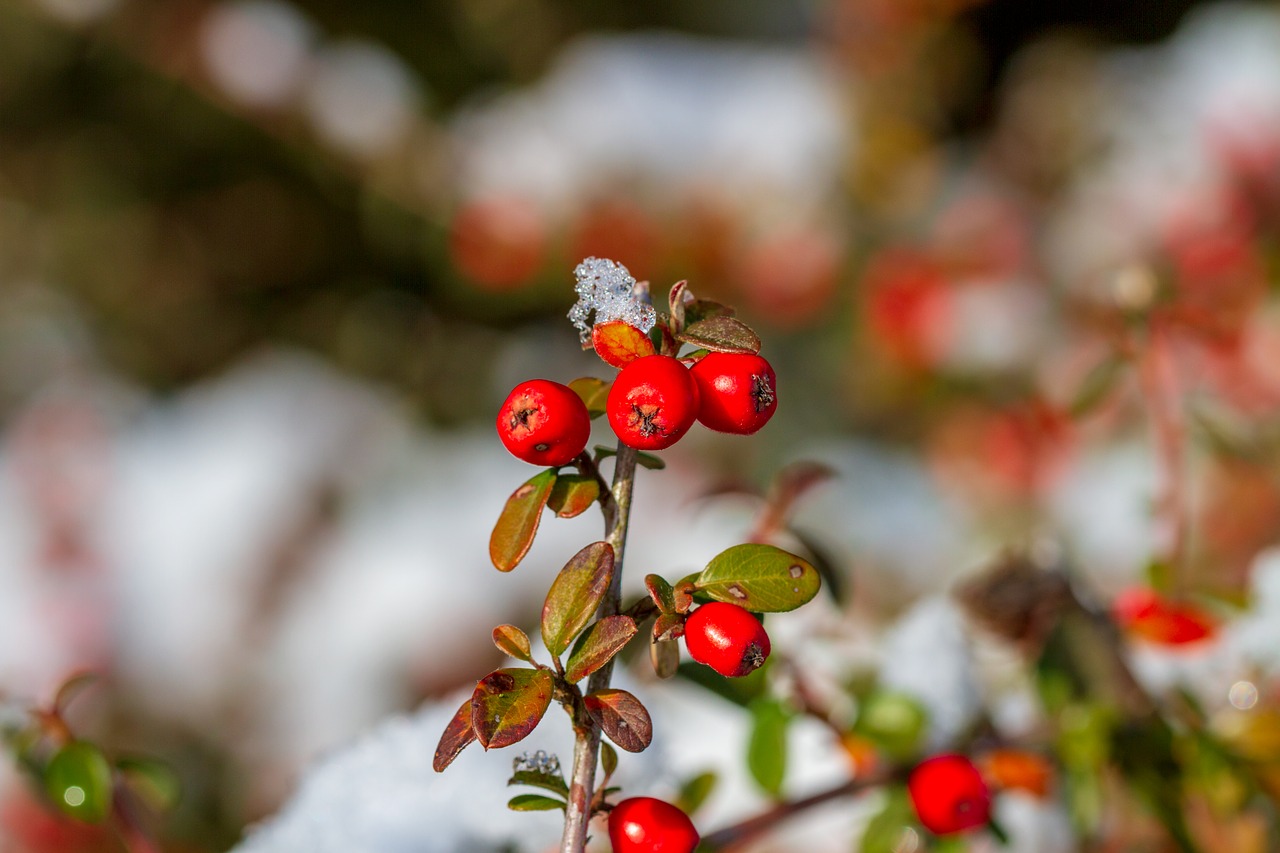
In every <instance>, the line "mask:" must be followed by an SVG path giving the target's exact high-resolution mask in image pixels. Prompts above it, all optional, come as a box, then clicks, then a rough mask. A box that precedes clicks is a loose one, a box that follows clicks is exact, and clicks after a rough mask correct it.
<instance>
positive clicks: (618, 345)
mask: <svg viewBox="0 0 1280 853" xmlns="http://www.w3.org/2000/svg"><path fill="white" fill-rule="evenodd" d="M591 343H592V345H593V346H595V348H596V355H598V356H600V358H602V359H604V362H605V364H610V365H612V366H614V367H625V366H626V365H628V364H630V363H631V362H633V361H635V360H636V359H637V358H644V357H645V356H647V355H654V354H655V353H657V349H655V348H654V346H653V341H651V340H649V336H648V335H646V334H645V333H644V332H642V331H640V330H639V329H637V328H636V327H635V326H633V325H631V324H630V323H624V322H622V321H621V320H614V321H612V322H609V323H600V324H598V325H596V326H594V327H593V328H592V329H591Z"/></svg>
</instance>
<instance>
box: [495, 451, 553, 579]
mask: <svg viewBox="0 0 1280 853" xmlns="http://www.w3.org/2000/svg"><path fill="white" fill-rule="evenodd" d="M555 484H556V472H555V469H553V468H549V469H547V470H546V471H543V472H542V473H540V474H538V475H536V476H534V477H532V478H531V479H530V480H529V481H528V482H527V483H525V484H524V485H522V486H521V487H520V488H518V489H516V490H515V491H514V492H512V493H511V497H509V498H507V503H506V506H504V507H503V508H502V515H500V516H498V523H497V524H495V525H494V526H493V534H492V535H491V536H490V537H489V559H490V560H492V561H493V565H494V568H496V569H497V570H498V571H500V572H509V571H511V570H512V569H514V568H515V567H516V566H517V565H518V564H519V562H520V561H521V560H523V559H524V555H525V554H528V553H529V548H530V546H532V545H533V537H534V536H536V535H537V533H538V522H540V521H541V520H542V510H543V508H544V507H545V506H546V505H547V499H548V498H549V497H551V489H552V488H553V487H554V486H555Z"/></svg>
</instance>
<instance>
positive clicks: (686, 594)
mask: <svg viewBox="0 0 1280 853" xmlns="http://www.w3.org/2000/svg"><path fill="white" fill-rule="evenodd" d="M697 577H698V576H697V575H690V576H689V577H687V578H682V579H681V580H680V581H678V582H677V583H676V585H675V586H674V587H672V591H671V600H672V601H673V602H674V603H675V605H676V612H677V613H688V612H689V610H690V609H692V607H693V593H694V591H695V590H696V589H697V585H696V584H695V580H696V579H697Z"/></svg>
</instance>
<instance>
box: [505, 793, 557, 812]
mask: <svg viewBox="0 0 1280 853" xmlns="http://www.w3.org/2000/svg"><path fill="white" fill-rule="evenodd" d="M564 807H565V802H564V800H557V799H555V798H553V797H544V796H542V795H541V794H519V795H517V796H514V797H512V798H511V799H510V800H508V801H507V808H509V809H511V810H512V811H513V812H549V811H554V810H555V809H563V808H564Z"/></svg>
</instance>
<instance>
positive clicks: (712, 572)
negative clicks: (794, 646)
mask: <svg viewBox="0 0 1280 853" xmlns="http://www.w3.org/2000/svg"><path fill="white" fill-rule="evenodd" d="M696 584H697V588H698V591H699V592H702V593H705V594H707V595H709V596H710V597H711V598H714V599H716V600H717V601H727V602H729V603H731V604H737V605H740V606H742V607H745V608H746V609H747V610H750V611H752V612H754V613H780V612H783V611H786V610H795V609H796V608H797V607H799V606H800V605H802V604H804V603H806V602H807V601H809V600H810V599H812V598H813V597H814V596H815V595H817V593H818V589H819V587H821V586H822V581H821V579H820V577H819V575H818V570H817V569H815V568H814V567H813V566H811V565H810V564H809V563H808V562H806V561H805V560H802V559H800V558H799V557H797V556H796V555H795V554H789V553H787V552H786V551H783V550H782V549H781V548H775V547H774V546H772V545H758V544H746V545H735V546H733V547H732V548H729V549H728V550H727V551H722V552H721V553H720V554H718V555H716V556H715V557H714V558H713V559H712V560H711V562H710V563H708V564H707V567H706V568H705V569H703V570H702V573H701V574H699V575H698V577H697V580H696Z"/></svg>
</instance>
